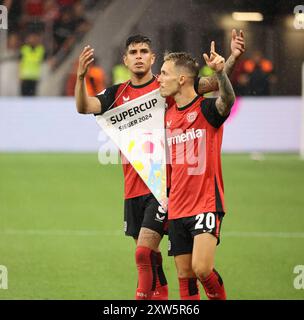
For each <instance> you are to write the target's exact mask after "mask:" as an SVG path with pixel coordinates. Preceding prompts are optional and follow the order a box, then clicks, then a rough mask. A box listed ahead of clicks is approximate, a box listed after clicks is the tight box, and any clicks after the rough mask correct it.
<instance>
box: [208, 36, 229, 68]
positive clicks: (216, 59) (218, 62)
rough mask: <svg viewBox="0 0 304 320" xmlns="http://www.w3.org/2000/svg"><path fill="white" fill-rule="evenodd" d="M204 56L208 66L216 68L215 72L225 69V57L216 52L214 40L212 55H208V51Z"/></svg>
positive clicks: (211, 47) (211, 49)
mask: <svg viewBox="0 0 304 320" xmlns="http://www.w3.org/2000/svg"><path fill="white" fill-rule="evenodd" d="M203 56H204V59H205V61H206V63H207V65H208V67H210V68H211V69H212V70H214V71H215V72H221V71H223V70H224V66H225V59H224V58H223V57H222V56H220V55H219V54H218V53H216V52H215V42H214V41H212V42H211V46H210V57H209V56H208V55H207V53H204V54H203Z"/></svg>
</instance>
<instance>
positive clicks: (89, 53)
mask: <svg viewBox="0 0 304 320" xmlns="http://www.w3.org/2000/svg"><path fill="white" fill-rule="evenodd" d="M93 54H94V49H93V48H91V47H90V46H86V47H84V49H83V50H82V52H81V54H80V56H79V63H78V69H77V76H78V77H81V78H83V77H85V75H86V73H87V72H88V68H89V65H90V64H91V63H92V62H93V60H94V57H93Z"/></svg>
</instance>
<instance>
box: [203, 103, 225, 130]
mask: <svg viewBox="0 0 304 320" xmlns="http://www.w3.org/2000/svg"><path fill="white" fill-rule="evenodd" d="M215 101H216V98H206V99H204V100H203V101H202V103H201V111H202V114H203V115H204V116H205V118H206V119H207V121H208V122H209V123H210V124H211V125H212V126H213V127H215V128H219V127H220V126H221V125H222V124H223V123H224V122H225V120H226V119H227V118H228V117H229V114H228V115H227V116H221V115H220V114H219V112H218V110H217V108H216V105H215Z"/></svg>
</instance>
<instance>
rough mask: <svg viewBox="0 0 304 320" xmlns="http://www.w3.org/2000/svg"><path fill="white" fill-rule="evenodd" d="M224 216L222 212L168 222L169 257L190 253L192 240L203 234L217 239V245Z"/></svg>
mask: <svg viewBox="0 0 304 320" xmlns="http://www.w3.org/2000/svg"><path fill="white" fill-rule="evenodd" d="M224 214H225V213H224V212H206V213H201V214H198V215H195V216H191V217H185V218H180V219H173V220H169V223H168V234H169V242H168V254H169V256H178V255H181V254H188V253H192V250H193V238H194V237H195V236H196V235H198V234H201V233H205V232H208V233H210V234H213V235H214V236H215V237H216V238H217V244H219V243H220V231H221V225H222V220H223V217H224Z"/></svg>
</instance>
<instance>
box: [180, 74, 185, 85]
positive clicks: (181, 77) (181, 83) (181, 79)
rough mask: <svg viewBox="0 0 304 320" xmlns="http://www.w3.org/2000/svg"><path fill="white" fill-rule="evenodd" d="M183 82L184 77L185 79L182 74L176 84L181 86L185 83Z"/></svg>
mask: <svg viewBox="0 0 304 320" xmlns="http://www.w3.org/2000/svg"><path fill="white" fill-rule="evenodd" d="M185 81H186V77H185V76H184V75H183V74H181V75H180V76H179V79H178V83H179V84H180V85H183V84H184V83H185Z"/></svg>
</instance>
